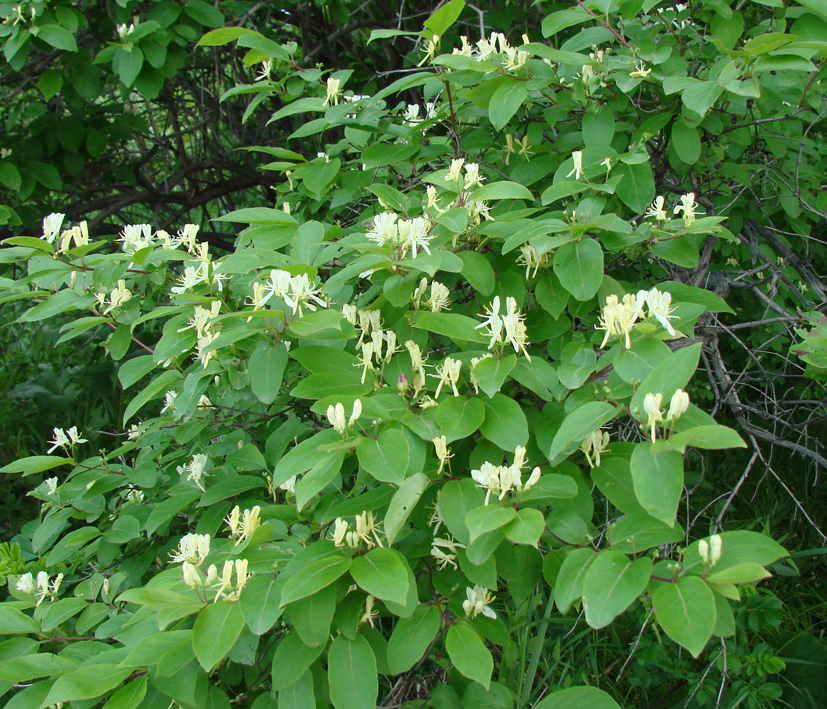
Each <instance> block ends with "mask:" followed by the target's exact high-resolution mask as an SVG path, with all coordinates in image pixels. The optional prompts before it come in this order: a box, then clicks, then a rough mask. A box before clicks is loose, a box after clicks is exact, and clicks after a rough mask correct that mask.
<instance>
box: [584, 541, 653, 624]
mask: <svg viewBox="0 0 827 709" xmlns="http://www.w3.org/2000/svg"><path fill="white" fill-rule="evenodd" d="M651 570H652V560H651V559H649V558H648V557H641V558H640V559H637V560H636V561H631V560H630V559H629V558H628V557H627V556H626V555H625V554H621V553H620V552H617V551H611V550H609V551H602V552H600V553H599V554H598V555H597V558H596V559H595V560H594V561H593V562H592V563H591V564H590V565H589V568H588V570H587V571H586V575H585V576H584V577H583V610H584V611H585V613H586V622H587V623H588V624H589V625H590V626H591V627H592V628H603V627H605V626H607V625H608V624H609V623H611V622H612V621H613V620H614V619H615V617H616V616H618V615H620V614H621V613H622V612H623V611H625V610H626V609H627V608H628V607H629V606H630V605H631V604H632V603H633V602H634V600H635V599H636V598H638V596H640V594H642V593H643V591H644V589H645V588H646V585H647V584H648V583H649V574H650V573H651Z"/></svg>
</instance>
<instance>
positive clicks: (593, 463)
mask: <svg viewBox="0 0 827 709" xmlns="http://www.w3.org/2000/svg"><path fill="white" fill-rule="evenodd" d="M608 447H609V434H608V432H606V431H601V430H600V429H597V430H596V431H592V432H591V433H590V434H589V435H588V436H586V437H585V438H584V439H583V442H582V443H581V444H580V450H581V451H583V454H584V455H585V456H586V462H587V463H588V464H589V467H590V468H595V467H598V466H599V465H600V456H601V454H602V453H605V452H606V450H607V449H608ZM592 456H593V457H594V460H592Z"/></svg>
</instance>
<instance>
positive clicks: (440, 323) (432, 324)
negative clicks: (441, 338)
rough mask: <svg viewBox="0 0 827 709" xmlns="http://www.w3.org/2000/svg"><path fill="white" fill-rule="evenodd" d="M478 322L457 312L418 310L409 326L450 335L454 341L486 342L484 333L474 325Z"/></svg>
mask: <svg viewBox="0 0 827 709" xmlns="http://www.w3.org/2000/svg"><path fill="white" fill-rule="evenodd" d="M479 324H480V323H479V322H478V321H476V320H474V319H473V318H469V317H468V316H467V315H460V314H458V313H428V312H422V311H420V312H418V313H416V314H415V315H414V317H413V320H412V322H411V326H412V327H415V328H417V329H418V330H428V331H429V332H433V333H435V334H437V335H445V336H446V337H450V338H451V339H452V340H454V342H479V343H483V342H488V339H487V338H486V337H485V335H483V334H482V332H481V331H480V330H477V329H476V327H477V325H479Z"/></svg>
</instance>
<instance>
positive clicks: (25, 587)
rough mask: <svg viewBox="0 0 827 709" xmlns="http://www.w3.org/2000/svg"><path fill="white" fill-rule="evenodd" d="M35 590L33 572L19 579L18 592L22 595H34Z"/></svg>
mask: <svg viewBox="0 0 827 709" xmlns="http://www.w3.org/2000/svg"><path fill="white" fill-rule="evenodd" d="M34 588H35V586H34V577H33V576H32V572H31V571H29V572H27V573H25V574H23V575H22V576H21V577H19V578H18V579H17V590H18V591H20V592H21V593H27V594H29V595H31V594H33V593H34Z"/></svg>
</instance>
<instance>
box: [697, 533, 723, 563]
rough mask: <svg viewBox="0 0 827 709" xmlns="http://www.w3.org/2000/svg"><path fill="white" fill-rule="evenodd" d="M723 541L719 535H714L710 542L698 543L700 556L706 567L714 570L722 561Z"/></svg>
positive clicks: (702, 540) (702, 541)
mask: <svg viewBox="0 0 827 709" xmlns="http://www.w3.org/2000/svg"><path fill="white" fill-rule="evenodd" d="M723 541H724V540H723V539H722V538H721V535H719V534H713V535H712V536H711V537H710V538H709V541H708V542H707V541H706V539H701V541H699V542H698V554H699V555H700V557H701V560H702V561H703V562H704V564H705V565H706V566H708V567H709V568H712V567H713V566H715V564H717V563H718V562H719V561H720V560H721V551H722V547H723Z"/></svg>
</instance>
